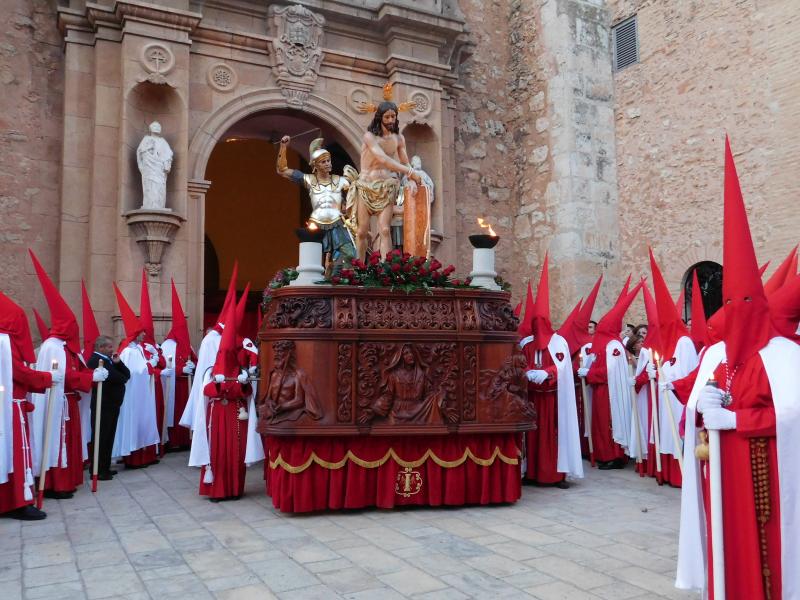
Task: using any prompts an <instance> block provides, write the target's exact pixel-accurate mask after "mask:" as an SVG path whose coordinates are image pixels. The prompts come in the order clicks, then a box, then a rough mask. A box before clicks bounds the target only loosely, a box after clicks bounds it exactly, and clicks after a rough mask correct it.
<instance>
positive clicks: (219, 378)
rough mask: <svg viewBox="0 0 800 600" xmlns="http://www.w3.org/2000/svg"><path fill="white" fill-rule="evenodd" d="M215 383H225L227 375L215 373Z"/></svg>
mask: <svg viewBox="0 0 800 600" xmlns="http://www.w3.org/2000/svg"><path fill="white" fill-rule="evenodd" d="M214 383H225V375H221V374H219V373H217V374H216V375H214Z"/></svg>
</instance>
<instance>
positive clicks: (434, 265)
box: [431, 258, 442, 271]
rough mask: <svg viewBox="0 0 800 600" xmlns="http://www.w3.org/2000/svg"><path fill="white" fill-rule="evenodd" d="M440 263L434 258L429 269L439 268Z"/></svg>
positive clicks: (440, 266)
mask: <svg viewBox="0 0 800 600" xmlns="http://www.w3.org/2000/svg"><path fill="white" fill-rule="evenodd" d="M441 268H442V263H440V262H439V261H438V260H436V259H435V258H434V259H433V260H432V261H431V271H435V270H436V269H441Z"/></svg>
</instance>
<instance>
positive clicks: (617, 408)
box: [606, 340, 633, 453]
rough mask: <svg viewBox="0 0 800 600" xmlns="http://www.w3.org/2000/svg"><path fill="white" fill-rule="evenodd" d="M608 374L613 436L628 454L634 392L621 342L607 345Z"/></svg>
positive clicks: (616, 341)
mask: <svg viewBox="0 0 800 600" xmlns="http://www.w3.org/2000/svg"><path fill="white" fill-rule="evenodd" d="M614 350H619V353H618V355H617V356H614ZM606 373H607V375H608V396H609V399H610V401H611V434H612V436H613V438H614V441H615V442H616V443H617V444H619V445H620V446H622V447H623V448H624V449H625V451H626V453H627V451H628V447H629V446H630V435H631V428H630V424H631V407H632V404H633V401H632V396H633V391H632V390H631V386H630V384H629V382H628V379H629V378H630V370H629V369H628V357H627V354H626V353H625V348H624V347H623V346H622V342H620V341H619V340H612V341H610V342H609V343H608V344H607V345H606Z"/></svg>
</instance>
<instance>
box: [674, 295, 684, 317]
mask: <svg viewBox="0 0 800 600" xmlns="http://www.w3.org/2000/svg"><path fill="white" fill-rule="evenodd" d="M685 306H686V290H685V289H683V288H681V291H680V293H679V294H678V297H677V298H676V299H675V310H677V311H678V316H679V317H682V315H683V309H684V307H685Z"/></svg>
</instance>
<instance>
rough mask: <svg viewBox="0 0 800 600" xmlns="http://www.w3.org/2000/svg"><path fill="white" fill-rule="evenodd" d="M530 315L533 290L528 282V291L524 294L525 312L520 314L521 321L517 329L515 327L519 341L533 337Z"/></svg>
mask: <svg viewBox="0 0 800 600" xmlns="http://www.w3.org/2000/svg"><path fill="white" fill-rule="evenodd" d="M532 315H533V290H532V289H531V283H530V282H528V291H527V292H526V294H525V312H524V313H523V314H522V320H521V321H520V322H519V327H517V335H518V336H519V339H520V341H522V340H524V339H525V338H527V337H530V336H531V335H533V323H531V317H532Z"/></svg>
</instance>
